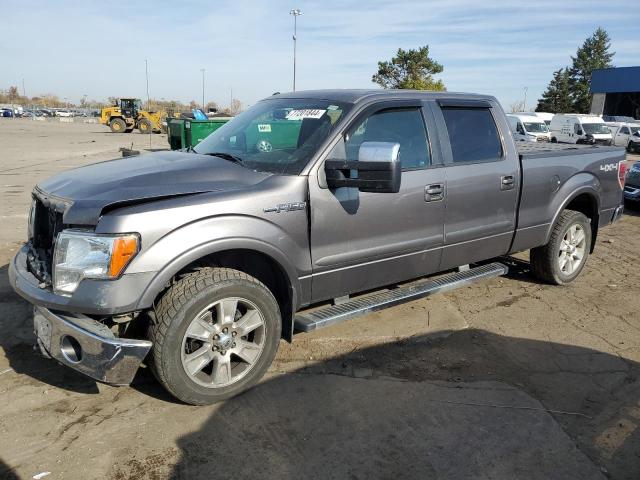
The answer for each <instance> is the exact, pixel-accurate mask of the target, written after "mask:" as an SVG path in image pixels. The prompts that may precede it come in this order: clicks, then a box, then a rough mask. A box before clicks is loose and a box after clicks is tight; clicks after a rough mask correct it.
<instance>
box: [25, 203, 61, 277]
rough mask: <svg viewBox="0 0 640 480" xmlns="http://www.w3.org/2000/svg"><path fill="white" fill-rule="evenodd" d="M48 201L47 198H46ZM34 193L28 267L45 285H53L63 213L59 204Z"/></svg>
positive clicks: (30, 219) (30, 217)
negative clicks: (56, 244) (56, 249)
mask: <svg viewBox="0 0 640 480" xmlns="http://www.w3.org/2000/svg"><path fill="white" fill-rule="evenodd" d="M45 201H47V199H45ZM47 204H48V206H46V205H45V203H44V201H43V199H41V198H39V196H38V195H37V194H34V198H33V204H32V206H31V213H30V214H29V252H28V254H27V267H28V269H29V271H30V272H31V273H32V274H33V275H34V276H35V277H36V278H37V279H38V280H40V281H41V282H43V283H44V284H45V285H47V286H49V285H51V269H52V263H53V247H54V243H55V238H56V236H57V235H58V233H59V232H60V231H61V230H62V225H63V224H62V214H63V212H62V211H60V210H61V209H60V208H59V206H57V205H55V204H52V203H51V202H49V201H47Z"/></svg>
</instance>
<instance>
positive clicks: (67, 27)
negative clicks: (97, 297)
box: [0, 0, 640, 109]
mask: <svg viewBox="0 0 640 480" xmlns="http://www.w3.org/2000/svg"><path fill="white" fill-rule="evenodd" d="M292 8H298V9H300V10H302V15H301V16H300V17H298V35H297V37H298V46H297V82H296V83H297V89H298V90H306V89H317V88H377V87H376V85H375V84H373V83H372V82H371V76H372V75H373V74H374V73H375V72H376V71H377V62H378V61H380V60H388V59H390V58H391V57H392V56H393V55H394V54H395V53H396V51H397V49H398V48H403V49H409V48H418V47H420V46H423V45H429V47H430V54H431V56H432V58H433V59H435V60H436V61H438V62H439V63H441V64H442V65H443V66H444V72H443V73H442V74H440V75H438V76H437V78H441V79H442V80H443V81H444V83H445V85H446V87H447V89H448V90H449V91H463V92H474V93H486V94H491V95H495V96H496V97H497V98H498V100H500V102H501V103H502V104H503V106H504V107H505V108H507V109H508V108H509V105H510V104H512V103H514V102H516V101H519V100H523V98H524V93H525V88H526V90H527V107H528V108H530V109H531V108H533V107H535V102H536V100H537V99H538V98H539V96H540V94H541V93H542V92H543V91H544V89H545V88H546V85H547V84H548V82H549V80H550V79H551V77H552V73H553V71H554V70H557V69H559V68H562V67H564V66H566V65H570V63H571V58H570V56H571V55H573V54H575V51H576V49H577V48H578V47H579V46H580V45H581V44H582V42H583V41H584V40H585V39H586V38H587V37H588V36H589V35H591V34H592V33H593V31H594V30H595V29H596V28H597V27H599V26H601V27H603V28H605V29H606V30H607V32H608V33H609V35H610V37H611V40H612V42H611V43H612V50H613V51H614V52H616V55H615V57H614V64H615V65H616V66H632V65H640V38H638V37H639V34H640V8H638V6H637V0H607V1H602V0H598V1H591V0H580V1H574V0H562V1H558V0H534V1H527V0H518V1H512V0H510V1H505V0H497V1H482V0H448V1H431V0H425V1H419V0H396V1H393V2H391V1H378V0H369V1H367V0H360V1H352V0H287V1H286V2H285V1H281V0H270V1H268V2H267V1H257V0H245V1H243V0H235V1H234V0H201V1H200V0H198V1H189V0H184V1H165V0H156V1H142V0H140V1H104V0H103V1H92V0H85V1H72V0H57V1H31V0H19V1H14V0H0V12H1V15H0V18H2V22H1V24H2V28H1V29H0V31H2V36H1V38H0V89H6V88H8V87H9V86H11V85H16V86H18V87H19V89H20V92H21V93H22V82H23V79H24V87H25V91H26V94H27V95H28V96H34V95H37V94H45V93H54V94H57V95H58V96H59V97H60V98H64V97H67V98H69V99H70V101H72V102H79V101H80V98H82V96H83V95H85V94H86V95H87V97H88V98H89V99H96V100H106V98H107V97H109V96H116V97H118V96H121V97H129V96H134V97H139V98H146V80H145V60H147V61H148V69H149V93H150V96H151V98H157V99H162V98H164V99H167V100H169V99H175V100H181V101H184V102H188V101H190V100H196V101H197V102H200V101H201V98H202V73H201V69H205V100H206V101H210V100H213V101H216V102H217V103H218V104H220V105H222V106H226V105H228V104H229V102H230V98H231V95H233V98H237V99H239V100H240V101H241V102H242V103H243V104H244V105H245V106H247V105H251V104H253V103H255V102H256V101H258V100H260V99H261V98H264V97H267V96H269V95H271V94H272V93H274V92H286V91H290V90H291V89H292V76H293V40H292V35H293V17H292V16H291V15H289V11H290V10H291V9H292Z"/></svg>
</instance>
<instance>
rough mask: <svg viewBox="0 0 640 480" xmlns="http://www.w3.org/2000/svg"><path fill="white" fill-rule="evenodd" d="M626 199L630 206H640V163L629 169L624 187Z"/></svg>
mask: <svg viewBox="0 0 640 480" xmlns="http://www.w3.org/2000/svg"><path fill="white" fill-rule="evenodd" d="M624 199H625V201H626V202H627V203H628V204H629V205H633V206H635V207H638V206H640V162H636V163H634V164H633V166H632V167H631V168H630V169H629V173H628V174H627V178H626V180H625V185H624Z"/></svg>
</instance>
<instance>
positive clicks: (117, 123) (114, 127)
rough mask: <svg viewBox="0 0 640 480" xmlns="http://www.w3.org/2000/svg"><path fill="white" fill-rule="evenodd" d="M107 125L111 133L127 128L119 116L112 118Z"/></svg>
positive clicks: (120, 131)
mask: <svg viewBox="0 0 640 480" xmlns="http://www.w3.org/2000/svg"><path fill="white" fill-rule="evenodd" d="M109 127H110V128H111V131H112V132H113V133H122V132H124V131H125V130H126V129H127V124H126V122H125V121H124V120H123V119H121V118H114V119H112V120H111V122H109Z"/></svg>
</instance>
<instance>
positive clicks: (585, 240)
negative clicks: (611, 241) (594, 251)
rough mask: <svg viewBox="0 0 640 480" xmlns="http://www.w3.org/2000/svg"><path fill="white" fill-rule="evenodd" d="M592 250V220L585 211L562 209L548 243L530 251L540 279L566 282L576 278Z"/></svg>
mask: <svg viewBox="0 0 640 480" xmlns="http://www.w3.org/2000/svg"><path fill="white" fill-rule="evenodd" d="M590 251H591V223H590V222H589V219H588V218H587V217H586V216H585V215H584V214H582V213H580V212H576V211H574V210H565V211H564V212H562V213H561V214H560V216H559V218H558V220H557V221H556V223H555V225H554V226H553V231H552V232H551V237H550V238H549V242H548V243H547V244H546V245H543V246H541V247H537V248H534V249H532V250H531V267H532V269H533V273H534V274H535V276H536V277H538V278H539V279H540V280H542V281H544V282H547V283H551V284H553V285H566V284H567V283H569V282H572V281H573V280H575V279H576V277H577V276H578V275H580V272H581V271H582V269H583V268H584V264H585V263H586V261H587V256H588V254H589V252H590Z"/></svg>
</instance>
